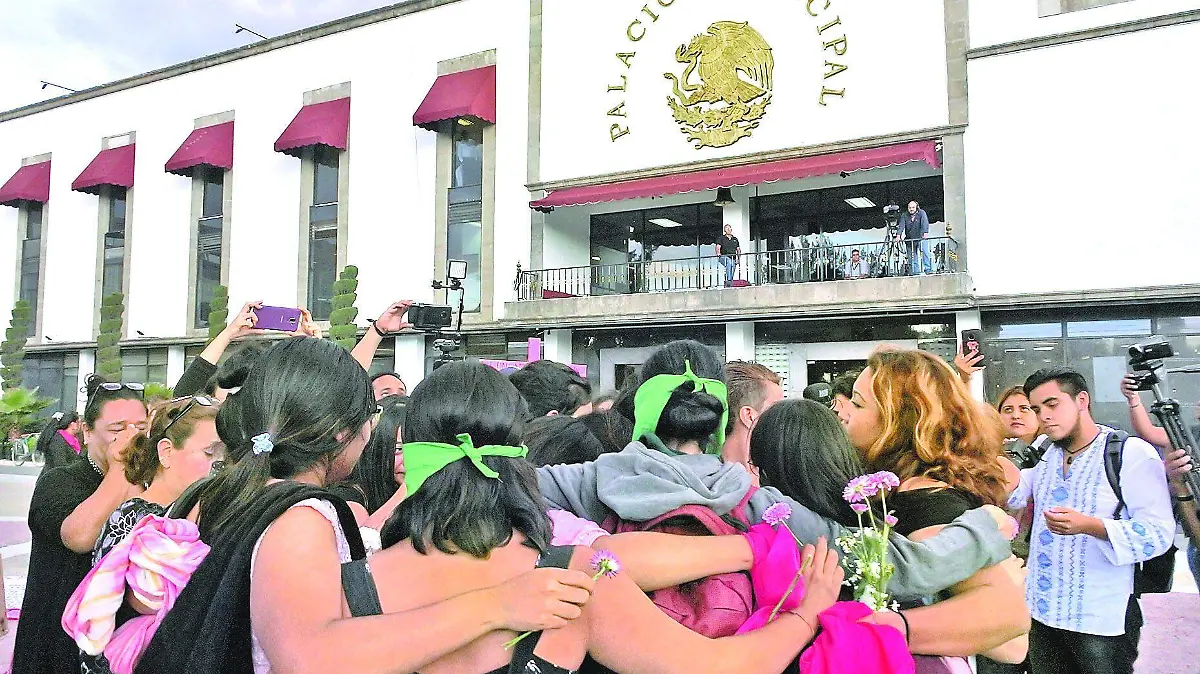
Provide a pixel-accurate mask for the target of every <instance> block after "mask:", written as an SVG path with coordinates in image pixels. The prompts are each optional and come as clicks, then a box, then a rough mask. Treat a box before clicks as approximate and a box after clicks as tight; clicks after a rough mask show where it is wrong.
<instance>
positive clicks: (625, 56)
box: [617, 52, 637, 68]
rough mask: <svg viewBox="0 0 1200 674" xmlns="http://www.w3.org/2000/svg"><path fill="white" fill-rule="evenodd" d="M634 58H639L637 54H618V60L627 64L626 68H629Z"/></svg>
mask: <svg viewBox="0 0 1200 674" xmlns="http://www.w3.org/2000/svg"><path fill="white" fill-rule="evenodd" d="M634 56H637V52H622V53H618V54H617V58H618V59H620V60H621V63H624V64H625V67H626V68H628V67H629V62H630V61H632V60H633V57H634Z"/></svg>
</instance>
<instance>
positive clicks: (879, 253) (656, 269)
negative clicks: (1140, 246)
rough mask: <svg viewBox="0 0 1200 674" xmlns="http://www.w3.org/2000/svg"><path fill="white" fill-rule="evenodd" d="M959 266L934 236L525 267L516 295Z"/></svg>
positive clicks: (954, 246)
mask: <svg viewBox="0 0 1200 674" xmlns="http://www.w3.org/2000/svg"><path fill="white" fill-rule="evenodd" d="M853 251H858V252H859V257H858V261H857V262H855V260H854V259H853V258H852V253H853ZM926 254H927V259H926V257H924V255H926ZM735 258H736V259H735ZM730 265H733V269H732V273H730V272H729V270H728V267H729V266H730ZM958 269H959V266H958V242H956V241H955V240H954V239H953V238H951V237H930V238H927V239H923V240H920V241H893V242H888V243H868V244H857V245H852V246H817V247H811V248H792V249H788V250H774V251H766V252H762V253H744V254H742V255H740V256H713V257H702V258H691V259H686V260H655V261H651V262H640V261H631V262H624V263H619V264H599V265H591V266H587V267H563V268H559V269H535V270H529V271H522V270H521V268H520V265H518V266H517V279H516V291H517V299H518V300H519V301H525V300H539V299H558V298H563V297H586V296H594V295H627V294H631V293H649V292H670V291H675V290H701V289H707V288H723V287H743V286H760V285H770V284H779V283H809V282H814V281H841V280H853V279H861V278H882V277H888V276H909V275H913V274H915V273H931V274H952V273H956V272H958Z"/></svg>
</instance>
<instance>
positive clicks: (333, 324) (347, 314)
mask: <svg viewBox="0 0 1200 674" xmlns="http://www.w3.org/2000/svg"><path fill="white" fill-rule="evenodd" d="M357 291H358V267H355V266H354V265H346V267H345V269H342V273H341V275H340V276H339V277H338V280H337V281H335V282H334V284H333V311H332V313H330V314H329V338H330V339H332V340H333V341H335V342H337V343H338V345H339V346H341V347H343V348H345V349H346V350H347V351H349V350H351V349H353V348H354V344H355V343H356V342H357V341H358V340H357V337H358V325H357V324H355V322H354V319H356V318H358V308H357V307H355V306H354V303H355V302H356V301H357V300H358V293H357Z"/></svg>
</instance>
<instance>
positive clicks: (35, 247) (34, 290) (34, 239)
mask: <svg viewBox="0 0 1200 674" xmlns="http://www.w3.org/2000/svg"><path fill="white" fill-rule="evenodd" d="M41 263H42V205H41V204H39V203H36V202H30V203H29V205H28V206H26V207H25V238H24V239H23V240H22V241H21V279H20V283H21V288H20V294H19V297H20V299H23V300H25V301H26V302H28V303H29V307H30V309H31V310H32V311H33V314H32V318H31V320H30V321H29V336H30V337H32V336H33V334H34V332H35V329H36V326H37V305H38V285H39V277H40V275H41Z"/></svg>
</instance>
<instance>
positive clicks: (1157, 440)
mask: <svg viewBox="0 0 1200 674" xmlns="http://www.w3.org/2000/svg"><path fill="white" fill-rule="evenodd" d="M1121 392H1122V393H1124V394H1125V400H1126V401H1128V403H1129V419H1130V421H1131V422H1132V423H1133V432H1134V433H1136V434H1137V435H1138V437H1140V438H1142V439H1143V440H1145V441H1146V442H1149V443H1150V444H1152V445H1154V446H1156V447H1158V448H1160V449H1161V450H1163V451H1164V452H1165V453H1166V454H1165V458H1164V459H1163V463H1164V464H1165V465H1166V469H1167V477H1168V478H1170V479H1171V480H1178V479H1179V478H1180V477H1181V476H1183V475H1184V474H1185V473H1187V472H1188V471H1190V470H1191V469H1192V463H1191V460H1190V458H1189V457H1188V453H1187V451H1185V450H1182V449H1180V450H1172V449H1171V440H1170V438H1168V437H1167V432H1166V431H1165V430H1163V429H1162V428H1161V427H1159V426H1155V425H1154V422H1153V421H1152V420H1151V419H1150V414H1149V413H1148V412H1146V406H1145V405H1143V404H1142V398H1141V396H1140V395H1138V390H1137V377H1136V375H1134V374H1126V375H1125V377H1124V379H1122V380H1121ZM1196 416H1197V421H1200V407H1198V408H1197V409H1196ZM1192 435H1193V437H1195V436H1198V435H1200V434H1198V433H1197V432H1196V429H1195V428H1193V429H1192ZM1197 440H1200V437H1197ZM1187 559H1188V567H1189V568H1190V569H1191V570H1192V577H1193V578H1195V579H1196V584H1197V585H1200V550H1198V549H1197V548H1196V542H1195V541H1190V542H1189V543H1188V551H1187Z"/></svg>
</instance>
